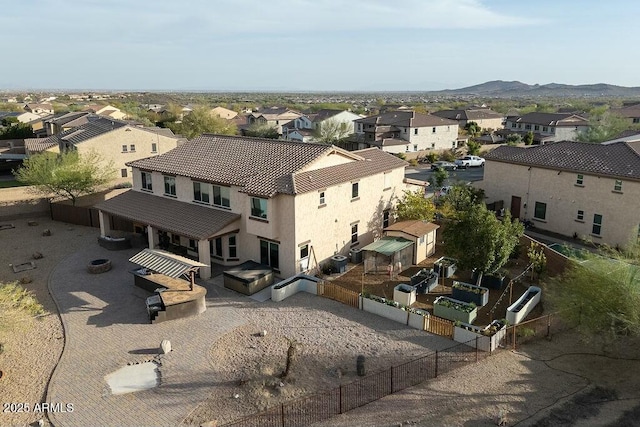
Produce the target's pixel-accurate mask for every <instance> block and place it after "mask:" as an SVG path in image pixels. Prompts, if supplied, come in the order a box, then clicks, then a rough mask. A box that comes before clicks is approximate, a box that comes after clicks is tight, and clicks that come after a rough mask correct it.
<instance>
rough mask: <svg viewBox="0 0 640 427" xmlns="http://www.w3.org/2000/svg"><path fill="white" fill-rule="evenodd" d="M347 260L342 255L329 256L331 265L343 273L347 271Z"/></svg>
mask: <svg viewBox="0 0 640 427" xmlns="http://www.w3.org/2000/svg"><path fill="white" fill-rule="evenodd" d="M348 260H349V259H348V258H347V257H346V256H344V255H334V256H332V257H331V265H332V266H333V269H334V270H335V271H336V272H338V273H344V272H346V271H347V262H348Z"/></svg>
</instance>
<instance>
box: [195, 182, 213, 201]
mask: <svg viewBox="0 0 640 427" xmlns="http://www.w3.org/2000/svg"><path fill="white" fill-rule="evenodd" d="M193 200H195V201H196V202H202V203H209V200H210V198H209V185H208V184H205V183H203V182H194V183H193Z"/></svg>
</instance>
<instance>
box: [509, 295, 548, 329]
mask: <svg viewBox="0 0 640 427" xmlns="http://www.w3.org/2000/svg"><path fill="white" fill-rule="evenodd" d="M541 294H542V289H540V288H539V287H537V286H529V289H527V292H525V293H524V294H522V296H521V297H520V298H518V300H517V301H516V302H514V303H513V304H511V305H510V306H509V308H507V321H508V322H509V323H510V324H512V325H517V324H518V323H520V322H522V321H523V320H524V318H525V317H527V315H528V314H529V313H531V310H533V308H534V307H535V306H536V305H537V304H538V303H539V302H540V296H541Z"/></svg>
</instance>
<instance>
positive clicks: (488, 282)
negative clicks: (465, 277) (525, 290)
mask: <svg viewBox="0 0 640 427" xmlns="http://www.w3.org/2000/svg"><path fill="white" fill-rule="evenodd" d="M471 281H472V282H474V283H476V282H477V281H478V272H476V271H475V270H474V271H473V273H472V275H471ZM507 283H508V280H507V278H506V277H505V276H503V275H499V274H483V275H482V280H481V281H480V286H484V287H485V288H489V289H502V288H504V287H505V285H506V284H507Z"/></svg>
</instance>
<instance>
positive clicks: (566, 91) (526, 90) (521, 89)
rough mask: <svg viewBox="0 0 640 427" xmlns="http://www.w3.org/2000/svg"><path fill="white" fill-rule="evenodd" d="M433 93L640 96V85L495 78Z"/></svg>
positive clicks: (573, 96)
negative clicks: (524, 81) (521, 80)
mask: <svg viewBox="0 0 640 427" xmlns="http://www.w3.org/2000/svg"><path fill="white" fill-rule="evenodd" d="M431 93H433V94H442V95H459V96H465V95H466V96H485V97H495V98H518V97H558V98H565V97H566V98H580V97H590V98H591V97H621V98H628V97H640V87H624V86H616V85H610V84H606V83H597V84H591V85H566V84H560V83H548V84H544V85H539V84H535V85H529V84H526V83H522V82H518V81H512V82H506V81H503V80H494V81H490V82H486V83H481V84H478V85H474V86H469V87H463V88H461V89H447V90H442V91H433V92H431Z"/></svg>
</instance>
